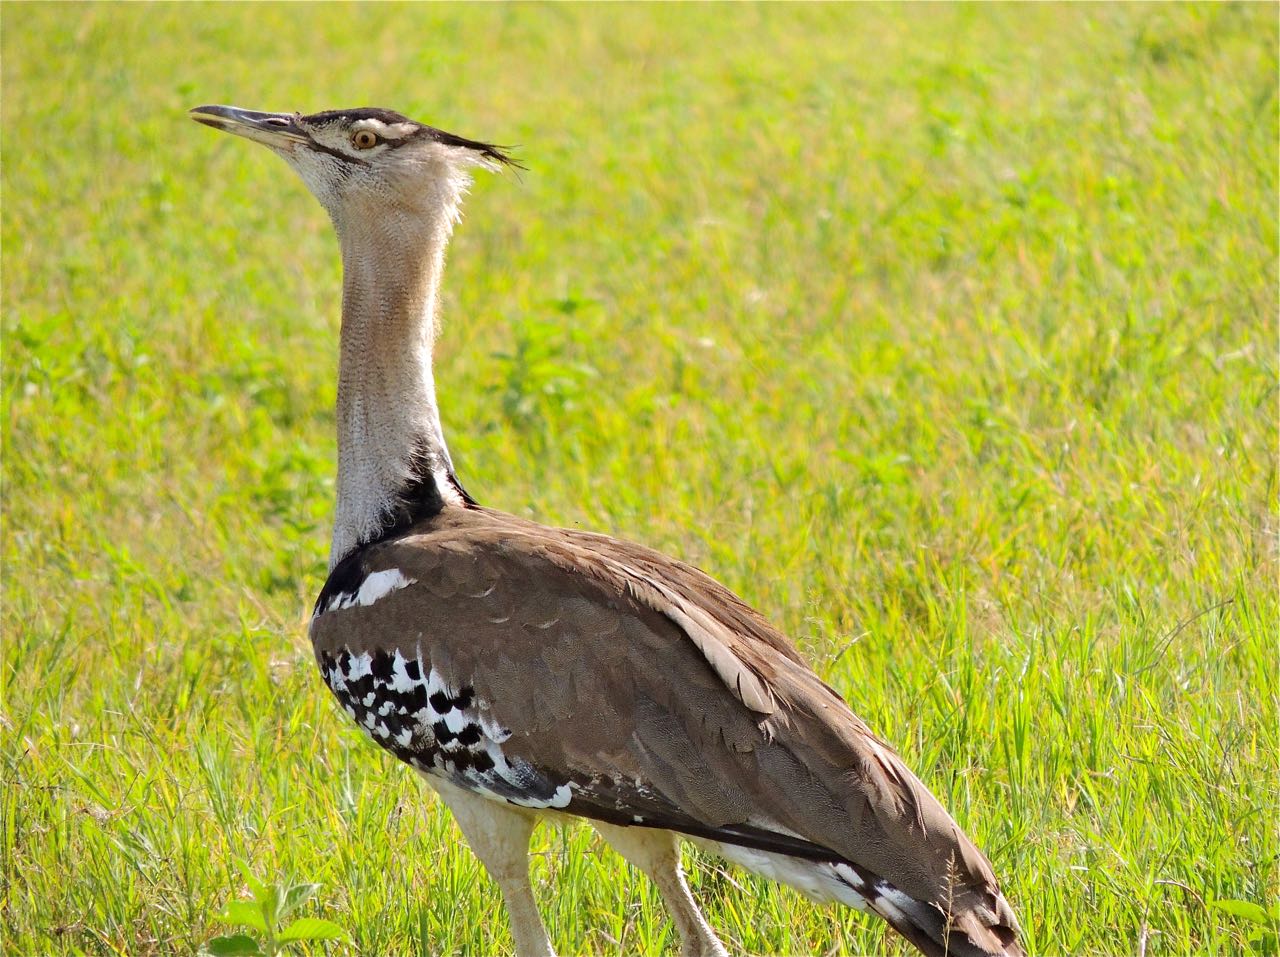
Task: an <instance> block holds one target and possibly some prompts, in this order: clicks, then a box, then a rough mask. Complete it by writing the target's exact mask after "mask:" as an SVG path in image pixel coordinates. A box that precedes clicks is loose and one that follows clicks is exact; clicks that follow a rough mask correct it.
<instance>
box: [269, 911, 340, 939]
mask: <svg viewBox="0 0 1280 957" xmlns="http://www.w3.org/2000/svg"><path fill="white" fill-rule="evenodd" d="M346 933H347V932H346V931H344V930H343V929H342V928H341V927H339V926H338V925H337V924H335V923H334V922H333V921H331V920H321V919H320V918H318V917H299V918H298V919H297V920H295V921H294V922H293V923H292V924H290V925H289V926H288V927H286V928H285V929H284V930H283V931H281V932H280V936H279V937H278V938H276V939H277V940H279V941H280V942H281V943H284V942H285V941H287V940H334V939H335V938H338V937H345V936H346Z"/></svg>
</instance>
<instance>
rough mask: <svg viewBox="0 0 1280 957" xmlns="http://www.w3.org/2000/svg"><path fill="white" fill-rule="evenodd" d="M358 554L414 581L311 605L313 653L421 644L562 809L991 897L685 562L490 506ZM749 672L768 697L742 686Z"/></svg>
mask: <svg viewBox="0 0 1280 957" xmlns="http://www.w3.org/2000/svg"><path fill="white" fill-rule="evenodd" d="M364 563H365V570H366V572H372V571H378V570H383V569H399V570H400V571H401V573H402V574H403V575H404V576H405V577H406V578H408V579H412V580H413V581H414V582H415V584H413V585H412V587H407V588H404V589H403V590H402V591H399V592H396V593H394V594H391V595H388V596H387V597H385V598H383V599H382V600H380V601H379V602H378V603H377V604H376V605H375V606H371V607H368V608H364V607H354V608H351V609H349V610H345V611H341V612H337V613H330V614H326V615H322V616H320V617H319V618H317V619H316V622H315V624H314V626H313V637H314V640H315V641H316V645H317V651H318V652H321V651H325V650H329V651H332V650H334V649H337V648H340V647H345V648H348V649H350V650H351V651H353V652H358V651H362V650H374V649H383V650H389V649H392V648H405V647H409V648H418V647H421V648H422V649H423V651H424V653H426V652H428V651H429V655H430V659H431V666H432V667H433V668H435V669H437V670H438V671H439V672H440V673H441V675H442V676H443V677H444V678H445V680H447V681H450V682H452V683H453V684H455V685H458V686H461V685H466V686H469V687H472V688H474V689H475V694H476V696H477V698H478V699H480V700H483V701H485V702H486V703H487V706H488V708H489V709H490V710H491V714H492V716H493V718H494V719H495V720H496V721H498V722H500V723H501V724H502V725H504V726H505V727H507V728H509V729H511V731H512V735H511V737H510V738H509V739H508V740H506V741H505V742H504V743H503V745H502V748H503V750H504V752H507V753H509V754H511V755H513V756H515V757H518V758H519V759H521V760H522V761H524V762H527V763H528V764H529V765H530V766H532V767H535V768H537V769H539V771H541V772H545V773H546V774H548V775H550V776H551V777H553V778H556V779H557V780H567V781H571V782H574V783H575V798H574V804H573V805H572V806H571V807H570V808H569V809H570V810H572V811H576V812H577V813H581V814H584V815H586V816H588V817H599V818H602V819H604V820H612V821H615V822H619V823H627V820H626V819H627V818H633V819H634V818H643V823H645V824H646V825H649V826H662V827H670V828H672V829H675V830H681V831H685V832H686V833H691V834H695V835H701V836H709V835H710V834H712V833H714V835H715V836H716V839H719V840H726V839H727V840H729V841H730V842H731V843H732V842H734V836H735V833H739V832H740V834H739V836H741V835H745V837H741V840H740V842H741V843H745V844H747V845H748V846H763V845H761V844H759V843H758V842H759V841H768V840H776V841H780V842H783V843H785V842H788V841H790V842H791V843H792V845H794V846H793V847H792V850H791V851H790V853H795V854H797V855H799V856H819V855H821V854H823V853H826V854H829V855H832V856H836V857H839V858H841V859H843V860H846V861H849V862H852V863H854V864H856V865H858V866H859V867H861V868H865V869H867V870H869V871H870V872H873V873H874V874H876V875H879V876H880V877H881V878H884V879H885V880H888V881H889V882H890V883H892V884H893V885H894V886H895V887H897V888H898V889H899V890H901V891H902V892H903V893H905V894H907V895H910V896H911V897H912V898H915V899H916V900H919V901H932V902H940V901H949V902H950V906H951V907H952V908H954V910H955V912H957V913H961V912H966V911H969V910H972V909H973V908H975V907H976V908H981V909H983V910H985V912H986V913H992V912H998V911H999V909H1000V908H999V907H998V906H997V905H998V904H999V905H1003V901H1002V900H1001V899H1000V898H999V895H998V890H997V888H996V882H995V878H994V876H993V874H992V872H991V869H990V866H989V864H988V863H987V861H986V859H985V858H984V857H983V856H982V854H981V853H980V852H979V851H978V850H977V848H976V847H974V845H973V844H972V843H971V842H970V841H969V840H968V838H967V837H966V836H965V835H964V834H963V833H962V832H961V831H960V829H959V828H958V827H957V825H956V824H955V823H954V821H952V819H951V818H950V816H949V815H948V814H947V813H946V811H945V810H944V809H943V808H942V806H941V805H940V804H939V803H938V802H937V801H936V800H935V799H934V798H933V796H932V795H931V794H930V793H929V792H928V790H927V789H926V788H925V787H924V785H923V784H921V783H920V781H919V780H918V779H917V778H916V777H915V775H914V774H912V773H911V771H910V770H909V769H907V767H906V766H905V765H904V764H903V763H902V761H901V759H900V758H899V757H898V755H897V754H896V753H895V752H894V751H893V750H892V749H891V748H890V747H889V746H888V745H887V744H885V743H884V742H883V741H881V740H879V739H878V738H877V737H876V736H875V735H874V734H872V732H871V731H870V729H869V728H868V727H867V726H866V725H865V724H864V723H863V721H862V720H861V719H860V718H858V717H857V716H856V715H855V714H853V712H852V711H850V710H849V708H848V706H847V705H846V704H845V703H844V701H843V700H842V699H841V698H840V696H839V695H838V694H837V693H836V692H835V691H833V690H832V689H831V688H830V687H828V686H827V685H825V684H824V683H823V682H822V681H821V680H819V679H818V677H817V676H816V675H815V674H814V673H813V672H812V670H810V669H809V667H808V666H807V665H806V664H805V663H804V662H803V659H802V658H801V656H800V655H799V653H798V652H797V651H796V650H795V648H794V646H793V645H791V643H790V642H789V641H787V639H786V638H785V637H784V636H782V635H781V634H780V633H779V632H778V631H776V629H773V628H772V626H770V625H769V624H768V622H767V621H765V620H764V619H763V618H762V617H761V616H759V615H758V614H757V613H755V612H754V611H752V610H751V609H750V608H749V607H748V606H746V605H745V604H743V603H742V602H741V601H740V600H738V599H737V598H736V597H735V596H733V595H732V593H730V592H729V591H728V590H727V589H725V588H724V587H723V586H721V585H719V584H718V583H716V582H714V581H713V580H712V579H710V578H708V577H707V576H706V575H704V574H703V573H701V572H699V571H697V570H696V569H694V568H692V567H690V566H688V565H684V564H682V563H678V562H674V561H671V560H669V559H666V558H665V557H663V556H662V555H660V554H659V553H657V552H653V551H651V550H649V549H644V548H642V547H640V546H636V545H631V544H628V543H621V542H618V541H616V540H614V539H609V538H606V537H604V536H597V535H591V534H587V533H581V532H574V531H565V530H559V529H548V528H544V527H542V526H538V525H535V524H533V523H529V522H525V521H523V520H520V519H516V518H513V517H511V516H505V515H502V514H501V513H495V512H491V511H488V510H465V511H463V510H456V511H455V510H448V511H447V512H446V513H445V514H444V515H442V516H440V517H438V518H436V519H434V520H432V521H431V522H430V523H427V524H425V525H424V526H420V527H419V528H418V529H416V530H415V532H414V533H411V534H409V535H407V536H405V537H403V538H400V539H396V540H392V541H389V542H386V543H383V544H381V545H378V546H375V547H374V548H371V549H369V550H368V552H367V554H366V555H365V557H364ZM690 632H694V633H695V634H696V635H698V637H695V635H694V634H691V633H690ZM752 682H755V683H758V685H759V687H760V688H762V689H763V693H764V695H765V696H766V697H767V699H768V702H769V705H770V706H769V707H761V706H760V705H761V704H762V702H761V700H760V698H759V693H758V692H755V691H752V690H750V689H747V690H746V691H745V692H744V686H746V685H750V684H751V683H752ZM717 829H718V830H717ZM735 829H736V830H735ZM753 835H754V836H753ZM761 835H764V836H763V837H761ZM752 841H757V843H756V844H754V845H753V844H752V843H751V842H752ZM806 848H807V849H808V850H806ZM784 852H785V851H784Z"/></svg>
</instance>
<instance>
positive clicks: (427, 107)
mask: <svg viewBox="0 0 1280 957" xmlns="http://www.w3.org/2000/svg"><path fill="white" fill-rule="evenodd" d="M0 18H2V20H3V22H2V30H0V70H2V87H0V90H2V93H0V96H2V109H0V127H2V129H0V147H2V149H3V162H2V170H3V172H2V176H3V184H2V185H3V189H2V192H0V204H2V205H0V209H2V221H3V235H2V238H3V262H2V269H3V274H2V279H3V293H2V295H3V299H2V302H3V347H2V348H3V410H2V411H3V486H2V489H3V536H2V552H0V553H2V555H3V596H2V615H3V618H2V620H3V646H2V647H3V656H2V660H0V775H2V780H0V953H3V954H5V955H15V957H16V955H26V954H58V955H61V954H115V955H138V957H145V955H153V954H156V955H158V954H191V953H195V952H197V951H199V950H200V949H201V948H202V947H203V946H204V945H205V943H206V942H207V941H208V940H209V939H210V938H213V937H216V936H218V935H224V934H229V933H234V932H235V930H236V929H235V928H233V927H231V926H230V925H229V924H228V923H226V922H224V921H223V920H221V919H220V918H221V916H222V915H223V914H224V911H225V910H226V908H227V905H228V904H229V903H230V902H233V901H236V900H239V899H242V898H246V897H247V896H248V895H249V892H250V887H251V882H250V881H249V880H248V878H247V876H246V875H249V876H253V877H255V878H256V879H257V880H260V881H262V882H265V883H267V884H275V883H288V882H307V883H316V884H318V885H320V886H319V889H318V890H317V891H316V893H315V895H314V896H313V897H312V898H311V899H310V900H309V901H308V902H307V903H306V904H305V905H303V906H302V907H301V908H300V909H299V911H298V913H299V914H303V915H305V916H310V917H316V918H323V919H326V920H329V921H332V922H333V923H335V924H337V925H339V926H340V927H341V929H342V933H343V936H342V937H340V938H339V939H337V940H334V941H330V942H312V943H306V944H301V945H298V946H297V947H296V949H295V950H291V951H289V952H298V953H311V954H320V953H331V954H339V953H342V954H346V953H360V954H371V955H373V954H377V955H381V954H386V955H410V954H424V955H425V954H432V955H434V954H441V955H443V954H482V953H502V952H510V949H511V940H510V936H509V932H508V929H507V923H506V918H505V914H504V911H503V909H502V907H501V904H500V898H499V895H498V892H497V889H496V888H495V886H494V885H493V884H492V883H491V882H490V881H489V879H488V877H487V876H486V875H485V873H484V872H483V870H482V868H481V867H480V865H479V864H478V863H477V862H476V861H475V860H474V859H473V857H472V856H471V854H470V852H469V851H468V850H467V848H466V846H465V845H464V844H463V842H462V839H461V837H460V835H459V833H458V831H457V830H456V828H455V826H454V824H453V823H452V821H451V819H450V818H449V817H448V815H447V814H446V813H445V812H444V811H443V809H442V808H441V806H440V805H439V804H438V803H437V801H436V800H435V798H434V797H433V796H432V793H431V791H430V789H429V788H428V787H427V786H426V784H425V783H424V782H423V781H422V780H421V779H419V778H418V777H416V776H415V775H413V774H412V773H411V772H410V771H409V770H408V769H407V768H405V767H404V766H402V765H400V764H398V763H396V762H395V761H394V760H393V759H391V758H390V757H389V756H387V755H386V754H384V753H383V752H381V751H380V750H379V749H378V748H377V747H375V746H374V745H373V744H372V743H370V742H369V741H368V740H366V739H365V738H364V737H363V736H362V735H361V733H360V732H359V731H358V730H357V729H356V728H355V727H354V726H353V725H352V724H351V723H350V722H349V721H348V720H347V719H346V717H345V715H343V714H342V713H341V711H340V709H339V708H338V706H337V705H336V703H335V701H334V700H332V697H331V695H330V694H329V692H328V691H327V690H326V689H325V688H324V686H323V683H322V682H321V680H320V678H319V675H318V673H317V671H316V668H315V665H314V663H313V660H312V656H311V650H310V646H309V643H308V640H307V636H306V622H307V618H308V615H309V612H310V606H311V602H312V600H313V599H314V596H315V595H316V593H317V592H318V590H319V588H320V586H321V584H322V582H323V580H324V577H325V566H326V559H327V551H328V538H329V533H330V524H329V523H330V520H331V515H332V510H333V504H334V473H335V429H334V413H333V407H334V399H335V390H336V365H337V333H338V310H339V298H340V271H339V262H338V252H337V244H336V242H335V240H334V238H333V236H332V233H331V228H330V225H329V223H328V221H327V219H326V217H325V214H324V212H323V211H322V210H321V208H320V207H319V206H318V205H317V204H316V203H315V201H314V200H313V199H312V198H311V197H310V196H309V195H308V194H307V193H306V191H305V189H304V187H303V186H302V184H301V182H300V181H298V180H297V179H296V177H294V176H293V174H292V173H290V172H289V170H288V169H287V168H286V167H285V166H284V164H282V163H281V162H280V161H279V160H278V159H277V158H275V157H273V156H272V155H270V153H269V152H268V151H267V150H264V149H261V148H259V147H256V146H253V145H251V144H249V143H247V142H245V141H244V140H238V139H235V138H233V137H229V136H225V135H220V134H216V133H214V132H212V131H210V130H208V129H205V128H202V127H200V126H198V125H196V124H195V123H192V122H191V121H190V120H189V119H188V118H187V116H186V111H187V109H188V108H190V107H193V106H197V105H200V104H205V103H230V104H234V105H238V106H245V107H250V108H255V109H270V110H295V109H296V110H300V111H303V112H311V111H315V110H322V109H329V108H335V107H347V106H364V105H376V106H385V107H390V108H393V109H398V110H400V111H402V112H404V113H407V114H409V115H411V116H413V117H415V118H417V119H420V120H422V121H424V122H428V123H431V124H433V125H436V126H439V127H442V128H444V129H446V130H450V131H452V132H456V133H459V134H462V135H464V136H468V137H473V138H480V139H485V140H491V141H495V142H498V143H502V144H510V145H513V146H514V147H515V148H516V149H515V152H516V154H517V155H518V157H519V158H520V160H521V162H522V163H523V164H524V165H525V166H526V167H527V169H526V170H525V171H523V172H507V173H503V174H500V175H497V176H490V175H488V174H481V175H480V177H479V178H478V180H477V182H476V185H475V187H474V189H473V191H472V195H471V197H470V199H469V202H468V206H467V216H466V220H465V222H464V223H463V224H462V225H461V227H459V229H458V232H457V235H456V238H455V242H454V244H453V246H452V248H451V252H450V264H449V269H448V272H447V274H446V279H445V283H446V290H445V294H444V300H443V319H444V329H443V336H442V339H441V342H440V345H439V348H438V350H437V370H436V379H437V384H438V387H439V389H440V393H441V405H442V409H443V416H444V420H445V427H446V430H447V432H448V435H449V440H450V446H451V451H452V452H453V455H454V458H455V460H456V462H457V464H458V470H459V474H460V477H461V479H462V481H463V482H464V483H465V485H466V486H467V488H468V490H469V491H470V492H471V493H472V494H473V495H475V496H476V497H477V498H479V499H480V500H481V501H482V502H484V503H485V504H488V505H492V506H494V507H497V508H501V509H504V510H507V511H510V512H514V513H516V514H519V515H523V516H528V517H531V518H535V519H537V520H539V521H542V522H546V523H548V524H557V525H564V526H570V527H575V528H577V527H581V528H585V529H594V530H599V531H604V532H608V533H610V534H613V535H617V536H621V537H625V538H628V539H632V540H636V541H640V542H644V543H646V544H649V545H652V546H654V547H657V548H659V549H661V550H663V551H665V552H668V553H670V554H672V555H675V556H678V557H681V558H684V559H686V560H688V561H691V562H693V563H695V564H697V565H699V566H701V567H702V568H704V569H706V570H707V571H709V572H710V573H712V574H713V575H714V576H715V577H717V578H719V579H720V580H721V581H723V582H725V583H726V584H727V585H728V586H729V587H731V588H732V589H733V590H734V591H736V592H738V593H739V594H741V595H742V596H743V597H744V598H745V599H746V600H748V601H749V602H750V603H751V604H752V605H754V606H756V607H757V608H759V609H761V610H762V611H763V612H765V613H766V614H767V615H768V616H769V617H770V618H772V619H773V620H774V621H775V622H777V624H778V625H779V626H780V627H781V628H782V629H783V630H784V631H786V632H787V633H789V634H790V635H792V636H794V638H795V639H796V641H797V642H798V644H799V645H800V647H801V648H802V649H803V650H804V651H805V653H806V654H807V655H808V656H809V658H810V660H811V661H812V662H813V664H814V667H815V668H816V670H817V671H818V673H819V674H820V675H822V677H823V678H824V679H825V680H826V681H828V682H829V683H831V684H832V685H834V686H835V687H836V688H837V689H839V691H840V692H841V693H842V694H843V695H844V696H845V697H846V698H847V699H848V700H849V702H850V703H851V704H852V706H853V707H854V709H855V710H856V711H858V712H859V713H860V714H861V715H862V716H863V717H864V718H865V719H866V720H867V721H868V722H869V723H870V724H871V725H872V726H873V727H874V728H876V729H877V730H878V731H879V732H880V733H881V734H882V735H883V736H884V737H885V738H886V739H887V740H889V741H891V742H893V743H894V745H895V746H896V747H897V748H898V749H899V750H901V752H902V753H903V756H904V757H905V758H906V760H907V762H908V763H909V764H910V765H911V766H912V767H913V768H914V769H916V770H917V771H918V773H919V774H920V776H921V777H922V778H923V779H924V781H925V782H926V784H927V785H928V786H929V787H930V788H931V789H932V790H933V791H934V792H935V793H936V794H937V795H938V796H939V798H940V799H941V800H942V802H943V803H944V804H945V805H946V806H947V807H948V808H950V809H951V810H952V812H953V813H954V815H955V816H956V818H957V820H958V821H959V822H960V823H961V825H962V826H963V827H964V828H965V829H966V830H967V831H968V832H969V833H970V834H971V835H972V836H973V838H974V839H975V841H976V842H977V843H978V844H979V846H981V847H982V848H983V849H984V850H985V851H986V852H987V854H988V855H989V856H990V858H991V860H992V861H993V863H994V866H995V869H996V871H997V873H998V874H999V875H1000V878H1001V881H1002V884H1003V887H1004V890H1005V891H1006V893H1007V894H1008V896H1009V898H1010V900H1011V901H1012V902H1013V904H1014V906H1015V908H1016V909H1017V911H1018V913H1019V915H1020V917H1021V919H1022V922H1023V924H1024V927H1025V931H1026V941H1027V946H1028V949H1029V950H1030V951H1032V952H1033V953H1035V954H1044V955H1056V954H1082V955H1104V954H1136V955H1143V957H1155V955H1174V954H1178V955H1183V954H1249V953H1267V952H1272V953H1274V947H1275V930H1276V927H1277V924H1280V904H1278V902H1280V856H1278V855H1280V840H1278V839H1277V802H1278V794H1277V781H1278V779H1280V778H1278V771H1280V768H1278V766H1277V761H1278V755H1280V731H1278V727H1280V720H1278V719H1280V716H1278V713H1277V710H1278V708H1277V701H1278V693H1280V681H1278V679H1277V675H1278V673H1280V660H1278V657H1277V634H1278V631H1280V607H1278V604H1280V603H1278V601H1277V568H1278V558H1280V552H1278V548H1277V535H1278V534H1280V521H1278V520H1277V493H1278V489H1277V468H1276V455H1277V225H1278V224H1277V182H1276V179H1277V143H1278V141H1280V121H1278V117H1280V101H1278V99H1277V75H1278V72H1277V71H1278V66H1277V49H1278V48H1280V35H1278V31H1277V24H1278V17H1277V8H1276V6H1275V5H1262V4H1259V5H1247V4H1238V5H1237V4H1227V5H1218V4H1214V5H1206V6H1198V5H1193V6H1185V5H1155V6H1147V5H1118V6H1106V5H1104V6H1090V5H1080V6H1077V5H1029V6H1003V5H993V6H987V5H977V6H968V5H963V6H962V5H954V6H953V5H922V6H915V5H902V6H898V5H861V4H859V5H813V6H807V5H758V6H757V5H744V6H722V5H689V6H648V5H618V6H614V5H541V4H518V5H484V6H450V5H422V6H417V5H413V6H400V5H370V6H362V5H357V6H336V5H335V6H322V5H306V4H302V5H221V4H218V5H187V4H180V5H132V4H130V5H114V4H92V5H78V4H12V3H11V4H5V5H4V6H3V8H2V9H0ZM533 850H534V856H533V863H532V869H533V876H534V883H535V891H536V893H537V894H538V896H539V899H540V901H541V905H542V909H543V911H544V913H545V916H546V919H547V923H548V927H549V930H550V933H551V936H552V939H553V941H554V942H555V945H556V947H557V948H558V949H559V950H560V951H561V952H563V953H565V954H620V953H625V954H633V953H636V954H647V955H656V954H660V953H672V952H674V951H675V950H676V949H677V948H678V941H677V939H676V935H675V932H674V930H673V929H672V928H671V927H670V925H669V924H668V923H667V922H666V920H665V918H664V915H663V911H662V908H661V905H660V902H659V900H658V898H657V895H656V893H655V892H654V890H653V889H652V888H651V887H650V886H649V885H648V883H647V882H646V881H645V880H644V879H643V878H642V877H641V876H640V875H639V874H638V873H637V872H634V871H632V870H630V869H629V868H628V867H627V865H625V864H624V863H623V862H622V860H621V859H620V858H618V857H617V856H615V855H614V854H613V853H612V852H611V851H610V850H608V848H607V847H606V846H604V845H603V844H601V843H600V842H599V841H598V840H597V839H596V838H595V837H594V836H593V832H592V831H591V829H590V828H587V827H571V828H566V829H542V830H539V831H538V832H537V833H536V835H535V839H534V848H533ZM686 863H687V865H688V867H689V870H690V881H691V883H692V885H693V890H694V893H695V895H696V896H697V897H698V898H699V900H700V901H701V902H702V903H703V904H704V906H705V909H706V912H707V916H708V918H709V920H710V922H711V924H712V925H713V926H714V927H715V928H716V929H717V930H718V931H719V932H720V933H721V934H722V936H723V937H724V939H725V940H726V942H727V943H728V944H729V946H730V948H731V949H732V950H733V951H735V952H737V953H751V954H830V955H842V954H872V953H874V954H904V953H906V948H905V945H903V944H902V943H900V942H899V941H898V940H897V939H896V938H894V937H893V936H892V935H891V934H890V933H889V932H888V931H887V930H886V929H885V928H884V926H883V925H881V924H879V923H876V922H874V921H872V920H871V919H868V918H865V917H863V916H861V915H859V914H856V913H854V912H852V911H848V910H841V911H836V910H828V909H823V908H819V907H816V906H813V905H810V904H809V903H808V902H806V901H804V900H803V899H802V898H800V897H799V896H797V895H795V894H793V893H792V892H791V891H789V890H786V889H783V888H779V887H777V886H775V885H772V884H769V883H766V882H764V881H761V880H757V879H755V878H753V877H752V876H750V875H748V874H745V873H743V872H741V871H738V870H735V869H732V868H729V867H727V866H726V865H724V864H722V863H721V862H719V861H718V860H716V859H714V858H710V857H704V856H701V855H700V854H696V853H693V852H692V851H690V852H688V856H687V859H686Z"/></svg>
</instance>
